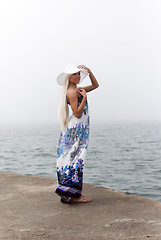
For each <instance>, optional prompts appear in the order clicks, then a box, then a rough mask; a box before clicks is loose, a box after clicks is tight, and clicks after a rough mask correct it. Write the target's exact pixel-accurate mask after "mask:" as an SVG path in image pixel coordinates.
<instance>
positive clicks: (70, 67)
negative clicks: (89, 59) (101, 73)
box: [57, 64, 88, 85]
mask: <svg viewBox="0 0 161 240" xmlns="http://www.w3.org/2000/svg"><path fill="white" fill-rule="evenodd" d="M77 72H80V82H81V81H82V80H83V79H84V78H85V77H86V76H87V75H88V71H87V70H86V69H84V68H78V66H77V65H76V64H70V65H68V66H67V67H66V68H65V69H64V71H63V72H62V73H61V74H60V75H59V76H58V77H57V82H58V84H59V85H63V84H64V81H65V77H66V76H67V75H68V74H74V73H77Z"/></svg>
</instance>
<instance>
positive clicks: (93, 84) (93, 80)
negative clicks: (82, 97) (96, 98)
mask: <svg viewBox="0 0 161 240" xmlns="http://www.w3.org/2000/svg"><path fill="white" fill-rule="evenodd" d="M78 68H84V69H86V70H87V71H88V73H89V77H90V80H91V83H92V84H91V85H89V86H86V87H81V88H80V89H84V90H85V91H86V92H90V91H92V90H94V89H96V88H98V87H99V84H98V82H97V80H96V78H95V76H94V75H93V73H92V71H91V70H90V69H89V68H87V67H86V66H84V65H79V66H78Z"/></svg>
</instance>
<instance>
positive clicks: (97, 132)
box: [0, 123, 161, 202]
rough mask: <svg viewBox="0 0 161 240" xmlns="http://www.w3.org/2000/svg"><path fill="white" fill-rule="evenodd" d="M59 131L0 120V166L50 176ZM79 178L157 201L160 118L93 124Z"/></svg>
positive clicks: (159, 195)
mask: <svg viewBox="0 0 161 240" xmlns="http://www.w3.org/2000/svg"><path fill="white" fill-rule="evenodd" d="M59 132H60V128H59V125H57V124H56V125H54V124H38V125H19V126H14V127H13V126H12V127H11V126H0V172H8V173H17V174H30V175H37V176H45V177H56V146H57V142H58V137H59ZM84 182H87V183H90V184H95V185H98V186H104V187H108V188H112V189H115V190H120V191H123V192H126V193H127V194H136V195H140V196H143V197H147V198H151V199H153V200H157V201H160V202H161V123H128V124H125V123H124V124H121V123H120V124H118V123H115V124H114V123H113V124H110V123H106V124H93V125H92V126H91V131H90V143H89V148H88V153H87V159H86V164H85V170H84Z"/></svg>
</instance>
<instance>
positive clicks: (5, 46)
mask: <svg viewBox="0 0 161 240" xmlns="http://www.w3.org/2000/svg"><path fill="white" fill-rule="evenodd" d="M160 43H161V1H159V0H135V1H129V0H121V1H120V0H110V1H109V0H100V1H94V0H82V1H79V0H59V1H56V0H52V1H51V0H48V1H45V0H44V1H42V0H28V1H24V0H14V1H11V0H6V1H1V2H0V66H1V70H0V124H4V123H32V122H34V123H35V122H40V123H43V122H57V110H58V106H59V101H60V96H61V86H59V85H58V84H57V82H56V77H57V76H58V75H59V74H60V73H61V72H62V71H63V69H64V67H65V66H66V65H68V64H71V63H75V64H78V65H79V64H84V65H86V66H87V67H89V68H90V69H91V70H92V72H93V73H94V75H95V76H96V78H97V80H98V82H99V84H100V87H99V88H98V89H96V90H95V91H93V92H90V93H88V101H89V106H90V114H91V119H92V121H93V122H97V121H106V122H108V121H147V122H148V121H161V94H160V89H161V70H160V68H161V44H160ZM83 84H84V85H86V84H87V85H88V84H90V80H89V78H88V77H87V78H86V79H85V80H84V82H83Z"/></svg>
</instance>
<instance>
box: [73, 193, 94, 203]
mask: <svg viewBox="0 0 161 240" xmlns="http://www.w3.org/2000/svg"><path fill="white" fill-rule="evenodd" d="M91 201H92V199H91V198H90V197H86V196H83V195H82V196H81V197H80V198H72V199H71V200H70V202H71V203H88V202H91Z"/></svg>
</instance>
